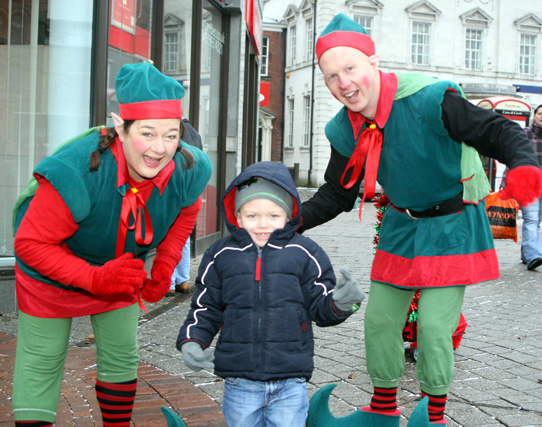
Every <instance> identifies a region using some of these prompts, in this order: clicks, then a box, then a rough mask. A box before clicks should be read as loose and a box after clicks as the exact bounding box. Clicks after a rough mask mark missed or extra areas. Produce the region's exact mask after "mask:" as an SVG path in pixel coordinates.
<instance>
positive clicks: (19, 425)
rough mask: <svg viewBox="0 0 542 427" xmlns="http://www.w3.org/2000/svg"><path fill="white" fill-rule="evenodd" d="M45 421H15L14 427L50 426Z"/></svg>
mask: <svg viewBox="0 0 542 427" xmlns="http://www.w3.org/2000/svg"><path fill="white" fill-rule="evenodd" d="M52 426H53V424H52V423H50V422H47V421H15V427H52Z"/></svg>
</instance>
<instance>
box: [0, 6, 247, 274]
mask: <svg viewBox="0 0 542 427" xmlns="http://www.w3.org/2000/svg"><path fill="white" fill-rule="evenodd" d="M243 11H244V1H240V2H239V4H238V5H237V6H231V5H230V6H226V5H225V3H224V2H221V1H218V0H187V1H178V0H109V1H106V2H101V1H98V0H94V1H72V0H0V76H1V78H0V179H1V180H0V200H1V201H2V202H1V205H0V266H1V265H3V264H2V263H3V261H2V260H5V259H10V260H11V261H9V262H11V264H10V265H11V266H13V255H14V254H13V233H12V208H13V206H14V204H15V201H16V199H17V197H18V195H19V194H20V193H21V192H22V191H23V190H24V188H25V187H26V185H27V183H28V181H29V179H30V177H31V174H32V170H33V169H34V167H35V166H36V164H37V163H38V162H39V161H41V159H43V158H44V157H45V156H47V155H48V154H50V153H51V152H52V151H53V150H54V149H55V148H56V147H57V146H58V145H59V144H61V143H62V142H64V141H66V140H68V139H70V138H72V137H74V136H75V135H78V134H79V133H81V132H84V131H85V130H87V129H88V128H89V127H91V126H94V125H96V124H107V125H111V124H112V123H111V119H110V117H109V113H110V112H118V111H119V106H118V101H117V99H116V96H115V90H114V87H115V85H114V83H115V78H116V75H117V73H118V71H119V69H120V68H121V66H122V65H124V64H126V63H133V62H140V61H153V62H154V63H155V65H156V66H157V67H158V68H159V69H161V70H162V72H164V73H165V74H167V75H169V76H171V77H173V78H175V79H176V80H178V81H179V82H180V83H181V84H182V85H183V86H184V87H185V89H186V95H185V97H184V98H183V102H182V104H183V114H184V116H185V117H186V118H187V119H188V120H189V121H190V122H191V123H192V124H193V125H194V127H195V128H196V129H198V131H199V132H200V134H201V137H202V143H203V149H204V151H205V152H206V153H207V154H208V155H209V157H210V158H211V161H212V163H213V166H214V172H213V176H212V177H211V180H210V181H209V184H208V185H207V187H206V189H205V191H204V193H203V194H202V198H203V202H204V204H203V206H202V209H201V212H200V216H199V217H198V222H197V227H196V231H195V237H196V238H197V239H198V240H201V242H200V246H199V249H198V251H199V252H198V253H201V249H204V247H203V246H205V245H208V244H209V242H210V241H211V240H212V239H215V238H216V237H217V236H218V235H219V234H220V233H221V227H220V226H219V224H220V221H221V220H220V215H219V209H218V204H219V198H220V197H221V195H222V193H223V191H224V189H225V186H226V183H229V182H230V181H231V179H232V178H233V177H234V176H235V175H236V174H237V172H238V168H239V165H240V161H239V159H240V158H241V155H240V154H239V150H240V149H241V148H243V149H244V148H245V147H244V146H242V145H241V142H240V141H248V140H249V139H250V138H248V139H247V138H245V137H244V136H243V135H242V134H243V126H242V125H241V119H240V117H239V111H240V109H239V105H240V103H242V102H244V101H243V98H244V97H246V96H247V93H245V92H244V91H243V79H246V77H245V76H244V72H245V71H244V68H243V63H244V60H243V54H242V53H241V46H242V44H243V42H244V39H245V33H246V26H245V22H244V19H243ZM248 95H249V96H254V97H257V96H258V94H257V93H248ZM248 143H251V142H250V141H249V142H248ZM208 237H212V239H207V238H208ZM196 243H198V242H196ZM6 265H7V264H6Z"/></svg>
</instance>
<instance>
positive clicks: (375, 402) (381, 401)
mask: <svg viewBox="0 0 542 427" xmlns="http://www.w3.org/2000/svg"><path fill="white" fill-rule="evenodd" d="M371 409H374V410H375V411H395V410H396V409H397V387H393V388H382V387H375V388H374V394H373V397H372V398H371Z"/></svg>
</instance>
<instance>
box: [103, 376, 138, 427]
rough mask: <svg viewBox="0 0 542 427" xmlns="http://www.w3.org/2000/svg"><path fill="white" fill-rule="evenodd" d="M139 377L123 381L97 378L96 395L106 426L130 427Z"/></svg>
mask: <svg viewBox="0 0 542 427" xmlns="http://www.w3.org/2000/svg"><path fill="white" fill-rule="evenodd" d="M136 388H137V379H135V380H132V381H126V382H123V383H104V382H102V381H100V380H96V397H97V398H98V404H99V405H100V409H101V411H102V418H103V423H104V427H110V426H111V427H113V426H114V427H129V426H130V419H131V418H132V409H133V408H134V400H135V395H136Z"/></svg>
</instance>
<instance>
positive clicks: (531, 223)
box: [521, 198, 542, 264]
mask: <svg viewBox="0 0 542 427" xmlns="http://www.w3.org/2000/svg"><path fill="white" fill-rule="evenodd" d="M521 213H522V215H523V227H522V237H521V260H522V261H523V262H525V263H526V264H529V262H531V261H532V260H533V259H537V258H542V242H541V241H540V223H541V222H542V198H540V199H538V200H535V201H534V202H533V203H531V204H530V205H529V206H526V207H522V208H521Z"/></svg>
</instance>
